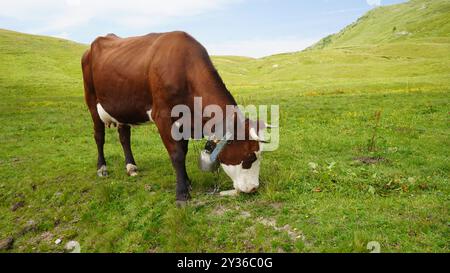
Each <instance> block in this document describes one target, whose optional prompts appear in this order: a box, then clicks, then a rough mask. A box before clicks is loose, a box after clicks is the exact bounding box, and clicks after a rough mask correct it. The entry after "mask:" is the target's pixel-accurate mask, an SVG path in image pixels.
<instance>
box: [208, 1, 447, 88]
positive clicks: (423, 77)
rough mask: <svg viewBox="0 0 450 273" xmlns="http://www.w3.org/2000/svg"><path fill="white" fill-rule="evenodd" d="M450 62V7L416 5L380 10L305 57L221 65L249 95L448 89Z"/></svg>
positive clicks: (285, 56) (443, 4) (281, 56)
mask: <svg viewBox="0 0 450 273" xmlns="http://www.w3.org/2000/svg"><path fill="white" fill-rule="evenodd" d="M448 56H450V1H448V0H432V1H428V0H414V1H411V2H407V3H404V4H398V5H392V6H385V7H379V8H376V9H374V10H372V11H370V12H368V13H367V14H366V15H364V16H363V17H362V18H361V19H359V20H358V21H357V22H355V23H354V24H352V25H350V26H348V27H347V28H345V29H344V30H342V31H341V32H339V33H338V34H335V35H332V36H329V37H327V38H325V39H323V40H322V41H320V42H319V43H318V44H317V45H315V46H314V47H312V48H310V49H308V50H305V51H302V52H293V53H286V54H279V55H274V56H269V57H266V58H262V59H253V60H249V61H247V62H245V63H242V62H240V63H239V66H238V68H234V69H230V66H226V64H224V63H223V62H217V65H218V67H219V70H220V72H222V73H223V74H224V75H225V78H226V80H228V82H230V83H231V84H232V85H233V86H235V89H236V90H239V91H243V92H244V93H245V92H246V91H248V92H254V91H256V90H257V91H258V92H262V93H264V94H267V95H269V96H270V95H273V92H272V90H273V89H276V90H283V92H291V93H295V94H306V93H307V94H317V93H322V94H323V93H345V92H379V91H383V90H391V91H393V90H405V89H407V90H412V91H414V90H429V89H436V88H443V87H447V86H448V84H449V82H450V74H449V73H448V71H450V58H449V57H448ZM261 83H264V85H263V86H264V87H263V89H261V88H260V86H259V85H260V84H261ZM294 86H295V88H293V87H294ZM319 89H320V91H318V90H319ZM275 96H276V95H275Z"/></svg>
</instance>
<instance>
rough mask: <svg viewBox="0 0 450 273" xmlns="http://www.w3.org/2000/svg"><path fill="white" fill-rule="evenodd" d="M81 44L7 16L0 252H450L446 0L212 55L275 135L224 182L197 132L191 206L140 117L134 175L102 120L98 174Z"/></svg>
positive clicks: (0, 58)
mask: <svg viewBox="0 0 450 273" xmlns="http://www.w3.org/2000/svg"><path fill="white" fill-rule="evenodd" d="M86 48H87V45H82V44H77V43H74V42H71V41H67V40H61V39H56V38H50V37H43V36H33V35H27V34H21V33H17V32H12V31H8V30H0V95H1V100H0V124H1V131H0V240H1V242H2V243H3V244H5V242H6V240H9V243H8V244H7V245H8V246H7V247H3V249H1V250H0V252H63V251H64V245H65V244H66V243H67V242H68V241H70V240H75V241H77V242H79V243H80V245H81V251H82V252H213V251H214V252H370V250H369V249H368V247H367V245H368V243H369V242H378V243H379V245H380V250H381V252H445V253H448V252H449V251H450V214H449V208H450V187H449V173H450V163H449V162H450V160H449V155H450V139H449V135H450V128H449V121H450V119H449V118H450V116H449V114H450V57H449V56H450V2H449V1H447V0H429V1H425V0H414V1H410V2H408V3H405V4H399V5H395V6H386V7H380V8H376V9H374V10H372V11H371V12H369V13H367V14H366V15H365V16H363V17H362V18H360V19H359V20H358V21H357V22H355V23H354V24H352V25H350V26H348V27H347V28H345V29H343V30H342V31H341V32H339V33H337V34H335V35H332V36H329V37H326V38H324V39H323V40H322V41H320V42H319V43H317V44H316V45H315V46H313V47H311V48H309V49H307V50H304V51H302V52H294V53H286V54H280V55H274V56H269V57H265V58H261V59H252V58H246V57H235V56H220V57H213V61H214V63H215V65H216V67H217V69H218V71H219V73H220V74H221V75H222V77H223V80H224V82H225V83H226V84H227V87H228V88H229V90H230V91H231V92H232V94H233V95H234V96H235V98H236V99H237V101H238V102H239V103H240V104H257V105H258V104H269V105H270V104H278V105H280V147H279V149H278V150H277V151H275V152H270V153H265V154H264V155H263V161H262V166H261V187H260V189H259V191H258V192H257V193H255V194H252V195H240V196H238V197H220V196H218V195H215V194H212V192H213V190H214V188H216V187H220V189H221V190H229V189H231V187H232V182H231V180H230V179H229V178H228V177H227V176H226V174H224V173H223V172H222V171H221V172H220V173H218V174H209V173H202V172H201V171H200V170H199V169H198V167H197V157H198V154H199V151H200V149H201V148H202V146H203V145H204V142H193V141H192V142H191V144H190V151H189V154H188V163H187V168H188V172H189V174H190V178H191V180H192V181H193V191H192V200H191V201H190V203H189V204H188V206H186V207H185V208H178V207H177V206H176V204H175V175H174V172H173V169H172V166H171V163H170V161H169V158H168V156H167V152H166V150H165V148H164V146H163V144H162V142H161V140H160V137H159V135H158V133H157V130H156V127H155V126H153V125H148V126H142V127H137V128H134V129H133V131H132V145H133V150H134V153H135V158H136V161H137V164H138V167H139V169H140V170H139V176H137V177H128V176H127V175H126V172H125V167H124V158H123V153H122V148H121V146H120V142H119V139H118V134H117V132H116V130H115V129H109V130H107V135H106V145H105V154H106V160H107V163H108V170H109V177H107V178H99V177H97V175H96V146H95V142H94V139H93V125H92V121H91V117H90V114H89V112H88V110H87V107H86V106H85V103H84V97H83V82H82V76H81V67H80V59H81V55H82V53H83V52H84V51H85V50H86ZM57 239H60V240H61V243H60V244H56V243H55V240H57ZM0 245H1V244H0Z"/></svg>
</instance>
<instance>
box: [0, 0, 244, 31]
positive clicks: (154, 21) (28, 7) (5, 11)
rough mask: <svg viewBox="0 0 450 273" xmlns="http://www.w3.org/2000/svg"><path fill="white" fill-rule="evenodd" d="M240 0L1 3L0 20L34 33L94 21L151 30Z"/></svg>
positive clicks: (23, 0) (25, 0)
mask: <svg viewBox="0 0 450 273" xmlns="http://www.w3.org/2000/svg"><path fill="white" fill-rule="evenodd" d="M239 1H240V0H190V1H186V0H164V1H160V0H126V1H123V0H65V1H60V0H40V1H35V0H14V1H1V2H0V17H5V18H12V19H15V20H18V21H21V22H25V23H29V24H33V27H32V29H30V30H29V32H32V33H42V34H46V33H60V32H64V31H67V30H68V29H69V28H76V27H81V26H87V25H89V23H91V22H92V21H94V20H95V21H96V22H104V23H105V24H109V25H111V24H112V25H118V26H121V27H141V28H148V27H152V26H157V25H161V24H163V23H165V22H168V21H169V20H170V19H173V18H180V17H190V16H196V15H200V14H202V13H206V12H209V11H212V10H217V9H220V8H223V7H225V6H227V5H230V4H233V3H235V2H239Z"/></svg>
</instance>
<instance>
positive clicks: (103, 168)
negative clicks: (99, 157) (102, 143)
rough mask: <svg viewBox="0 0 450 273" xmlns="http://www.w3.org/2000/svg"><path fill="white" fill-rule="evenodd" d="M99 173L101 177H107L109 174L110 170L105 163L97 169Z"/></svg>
mask: <svg viewBox="0 0 450 273" xmlns="http://www.w3.org/2000/svg"><path fill="white" fill-rule="evenodd" d="M97 175H98V176H99V177H106V176H108V171H107V170H106V166H105V165H102V166H101V167H100V169H98V170H97Z"/></svg>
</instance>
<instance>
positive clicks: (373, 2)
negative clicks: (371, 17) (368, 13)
mask: <svg viewBox="0 0 450 273" xmlns="http://www.w3.org/2000/svg"><path fill="white" fill-rule="evenodd" d="M366 2H367V4H368V5H369V6H372V7H378V6H381V0H366Z"/></svg>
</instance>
